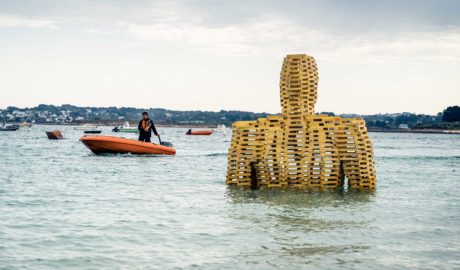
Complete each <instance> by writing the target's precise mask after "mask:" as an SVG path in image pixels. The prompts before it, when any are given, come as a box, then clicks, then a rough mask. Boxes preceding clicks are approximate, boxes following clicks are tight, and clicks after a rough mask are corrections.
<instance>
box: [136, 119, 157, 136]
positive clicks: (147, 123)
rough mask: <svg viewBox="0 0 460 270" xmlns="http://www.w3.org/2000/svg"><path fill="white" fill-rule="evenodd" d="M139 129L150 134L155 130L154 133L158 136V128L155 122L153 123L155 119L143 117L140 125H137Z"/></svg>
mask: <svg viewBox="0 0 460 270" xmlns="http://www.w3.org/2000/svg"><path fill="white" fill-rule="evenodd" d="M149 124H150V128H149V129H148V130H147V131H145V128H147V126H149ZM137 129H138V130H139V132H141V133H147V134H148V135H150V134H151V132H152V131H153V133H154V134H155V135H156V136H158V132H157V129H156V128H155V124H153V121H152V120H150V118H148V119H147V120H144V119H142V120H141V121H139V126H138V127H137Z"/></svg>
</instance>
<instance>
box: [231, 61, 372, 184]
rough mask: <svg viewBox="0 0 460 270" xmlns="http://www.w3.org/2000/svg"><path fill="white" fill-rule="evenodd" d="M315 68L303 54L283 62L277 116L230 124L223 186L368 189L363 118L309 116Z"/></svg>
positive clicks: (368, 145) (369, 153)
mask: <svg viewBox="0 0 460 270" xmlns="http://www.w3.org/2000/svg"><path fill="white" fill-rule="evenodd" d="M317 86H318V70H317V67H316V63H315V60H314V58H313V57H310V56H308V55H305V54H296V55H288V56H286V57H285V58H284V61H283V65H282V69H281V73H280V99H281V107H282V114H281V116H268V117H267V118H261V119H258V120H257V121H244V122H236V123H235V124H234V125H233V136H232V142H231V146H230V149H229V157H228V173H227V184H229V185H236V186H242V187H245V186H251V180H252V181H253V182H254V177H255V178H256V181H257V185H256V186H257V188H262V187H267V188H287V187H292V188H301V189H330V188H337V187H340V186H343V184H344V179H345V177H347V179H348V184H349V187H350V188H353V189H374V188H375V181H376V175H375V165H374V159H373V150H372V143H371V141H370V138H369V135H368V134H367V130H366V127H365V123H364V120H363V119H360V118H347V119H343V118H340V117H331V116H327V115H315V114H314V106H315V103H316V99H317Z"/></svg>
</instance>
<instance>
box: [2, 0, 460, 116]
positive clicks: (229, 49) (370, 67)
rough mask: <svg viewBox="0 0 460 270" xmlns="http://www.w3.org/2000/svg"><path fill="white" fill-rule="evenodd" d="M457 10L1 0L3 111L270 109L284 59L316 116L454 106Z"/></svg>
mask: <svg viewBox="0 0 460 270" xmlns="http://www.w3.org/2000/svg"><path fill="white" fill-rule="evenodd" d="M459 12H460V1H456V0H451V1H449V0H444V1H442V0H432V1H428V0H417V1H415V0H414V1H404V0H399V1H394V0H385V1H383V0H382V1H364V0H353V1H351V0H349V1H341V0H336V1H327V0H323V1H288V0H285V1H281V0H280V1H268V0H264V1H256V0H253V1H251V0H244V1H238V0H232V1H211V0H209V1H195V0H188V1H185V0H184V1H122V0H111V1H110V0H106V1H89V0H88V1H72V0H56V1H47V0H44V1H34V0H31V1H19V0H18V1H14V0H10V1H5V0H0V108H4V107H7V106H10V105H14V106H19V107H26V106H36V105H38V104H40V103H45V104H55V105H60V104H63V103H69V104H75V105H85V106H133V107H148V108H150V107H162V108H168V109H179V110H213V111H215V110H221V109H226V110H229V109H237V110H246V111H257V112H262V111H264V112H270V113H277V112H279V111H280V105H279V88H278V83H279V82H278V81H279V72H280V68H281V63H282V60H283V57H284V55H285V54H289V53H307V54H309V55H312V56H314V57H315V58H316V61H317V63H318V67H319V75H320V82H319V90H318V102H317V106H316V111H333V112H336V113H363V114H369V113H385V112H403V111H406V112H416V113H429V114H434V113H437V112H439V111H442V110H443V109H444V108H445V107H447V106H448V105H458V104H459V103H460V15H459Z"/></svg>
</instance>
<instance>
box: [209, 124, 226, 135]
mask: <svg viewBox="0 0 460 270" xmlns="http://www.w3.org/2000/svg"><path fill="white" fill-rule="evenodd" d="M212 131H214V132H221V133H223V134H227V127H226V126H225V125H217V128H215V129H213V130H212Z"/></svg>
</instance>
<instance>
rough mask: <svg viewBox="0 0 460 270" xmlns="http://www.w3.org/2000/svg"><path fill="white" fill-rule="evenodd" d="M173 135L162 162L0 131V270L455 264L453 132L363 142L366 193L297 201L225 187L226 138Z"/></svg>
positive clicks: (459, 247) (459, 156) (32, 133)
mask: <svg viewBox="0 0 460 270" xmlns="http://www.w3.org/2000/svg"><path fill="white" fill-rule="evenodd" d="M56 128H59V129H60V130H61V131H62V132H63V134H64V136H65V137H66V140H62V141H50V140H48V139H47V138H46V135H45V130H53V129H56ZM110 129H111V128H109V127H107V128H105V129H104V132H103V133H105V134H112V133H111V132H110ZM185 131H186V129H177V128H160V133H161V134H162V138H163V139H164V140H167V141H171V142H172V143H173V144H174V146H175V147H176V148H177V155H176V156H174V157H148V156H132V155H109V156H96V155H93V154H92V153H91V152H90V151H89V150H88V149H86V148H85V147H84V145H83V144H81V143H80V142H79V141H78V138H79V137H80V136H81V135H82V131H76V130H73V128H72V127H52V126H34V127H32V128H31V129H30V130H29V129H27V128H22V129H21V130H19V131H17V132H0V269H238V268H239V269H277V268H283V269H318V268H323V269H335V268H341V269H401V268H418V269H439V268H443V269H449V268H450V269H454V268H457V269H459V268H460V205H459V203H460V136H458V135H431V134H429V135H425V134H390V133H387V134H385V133H372V134H371V137H372V139H373V142H374V145H375V155H376V162H377V175H378V184H377V190H376V191H375V192H347V191H342V192H336V191H334V192H327V193H318V192H316V193H304V192H294V191H289V192H288V191H237V190H229V189H227V187H226V185H225V173H226V161H227V154H226V152H227V148H228V145H229V142H230V132H229V134H228V135H223V134H214V135H212V136H203V137H199V136H184V133H185ZM124 136H127V137H129V136H131V137H133V135H129V134H128V135H124Z"/></svg>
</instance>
